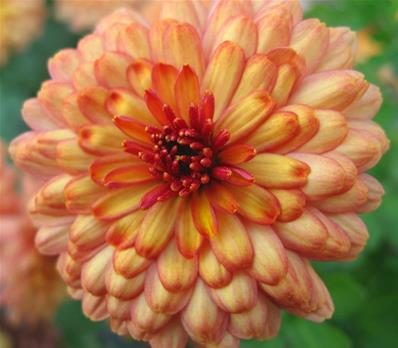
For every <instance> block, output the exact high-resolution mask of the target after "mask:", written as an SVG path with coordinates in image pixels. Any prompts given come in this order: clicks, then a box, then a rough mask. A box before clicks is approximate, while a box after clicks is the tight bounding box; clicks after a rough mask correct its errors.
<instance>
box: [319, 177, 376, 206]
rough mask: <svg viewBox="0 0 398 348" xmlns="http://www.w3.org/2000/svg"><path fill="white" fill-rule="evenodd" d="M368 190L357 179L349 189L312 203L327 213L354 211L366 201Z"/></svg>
mask: <svg viewBox="0 0 398 348" xmlns="http://www.w3.org/2000/svg"><path fill="white" fill-rule="evenodd" d="M368 191H369V190H368V187H367V186H366V185H365V184H364V183H363V182H361V181H360V180H357V181H356V182H355V184H354V186H352V188H351V189H350V190H349V191H347V192H344V193H342V194H339V195H336V196H332V197H329V198H327V199H325V200H323V201H317V202H314V205H315V206H316V207H317V208H319V209H320V210H322V211H324V212H327V213H347V212H350V211H355V209H357V208H358V207H360V206H361V205H362V204H365V203H366V202H367V199H368Z"/></svg>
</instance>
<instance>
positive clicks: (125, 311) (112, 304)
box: [106, 296, 131, 332]
mask: <svg viewBox="0 0 398 348" xmlns="http://www.w3.org/2000/svg"><path fill="white" fill-rule="evenodd" d="M106 302H107V303H106V305H107V310H108V312H109V316H110V320H111V321H112V323H111V330H115V320H119V321H121V322H123V321H125V320H128V319H130V306H131V302H130V301H123V300H120V299H118V298H116V297H114V296H107V298H106ZM122 327H123V325H122V324H121V325H120V327H118V328H117V329H116V332H121V330H122ZM114 332H115V331H114Z"/></svg>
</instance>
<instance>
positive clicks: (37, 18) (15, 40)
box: [0, 0, 46, 65]
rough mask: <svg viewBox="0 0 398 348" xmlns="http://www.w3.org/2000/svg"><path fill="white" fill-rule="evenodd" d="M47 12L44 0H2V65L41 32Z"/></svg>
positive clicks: (0, 32) (0, 23) (0, 5)
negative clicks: (11, 54)
mask: <svg viewBox="0 0 398 348" xmlns="http://www.w3.org/2000/svg"><path fill="white" fill-rule="evenodd" d="M45 13H46V11H45V6H44V1H43V0H29V1H26V0H1V4H0V65H3V64H5V63H6V62H7V60H8V57H9V55H10V53H12V52H14V51H20V50H22V49H24V48H25V47H26V46H27V45H28V44H29V43H30V42H31V41H32V40H33V39H34V38H36V37H37V36H38V35H39V34H40V32H41V29H42V25H43V22H44V18H45Z"/></svg>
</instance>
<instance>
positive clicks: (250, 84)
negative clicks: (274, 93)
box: [231, 54, 277, 103]
mask: <svg viewBox="0 0 398 348" xmlns="http://www.w3.org/2000/svg"><path fill="white" fill-rule="evenodd" d="M276 74H277V69H276V66H275V65H274V64H273V63H272V62H271V61H270V60H269V59H268V58H267V56H265V55H262V54H256V55H252V56H251V57H250V58H249V60H248V61H247V63H246V67H245V70H244V71H243V74H242V78H241V80H240V82H239V86H238V88H237V89H236V92H235V94H234V96H233V98H232V101H231V102H232V103H236V102H238V101H239V100H240V99H243V98H245V97H247V96H248V95H250V94H252V93H254V92H255V91H258V90H263V91H266V92H270V91H271V90H272V88H273V86H274V84H275V80H276Z"/></svg>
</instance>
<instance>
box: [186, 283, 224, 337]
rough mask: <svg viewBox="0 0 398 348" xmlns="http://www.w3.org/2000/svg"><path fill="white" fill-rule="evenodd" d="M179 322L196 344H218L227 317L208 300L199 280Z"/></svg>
mask: <svg viewBox="0 0 398 348" xmlns="http://www.w3.org/2000/svg"><path fill="white" fill-rule="evenodd" d="M181 320H182V322H183V325H184V328H185V330H187V332H188V334H189V336H191V337H192V338H193V339H194V340H195V341H196V342H200V343H201V344H208V343H209V342H219V340H220V339H221V337H222V335H223V333H224V331H225V324H226V321H227V315H226V313H225V312H223V311H222V310H221V309H219V308H218V307H217V305H216V304H215V303H214V302H213V300H212V299H211V298H210V295H209V294H208V292H207V289H206V286H205V285H204V284H203V282H202V281H201V280H198V281H197V282H196V285H195V288H194V291H193V294H192V297H191V300H190V301H189V303H188V305H187V306H186V307H185V308H184V310H183V312H182V315H181Z"/></svg>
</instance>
